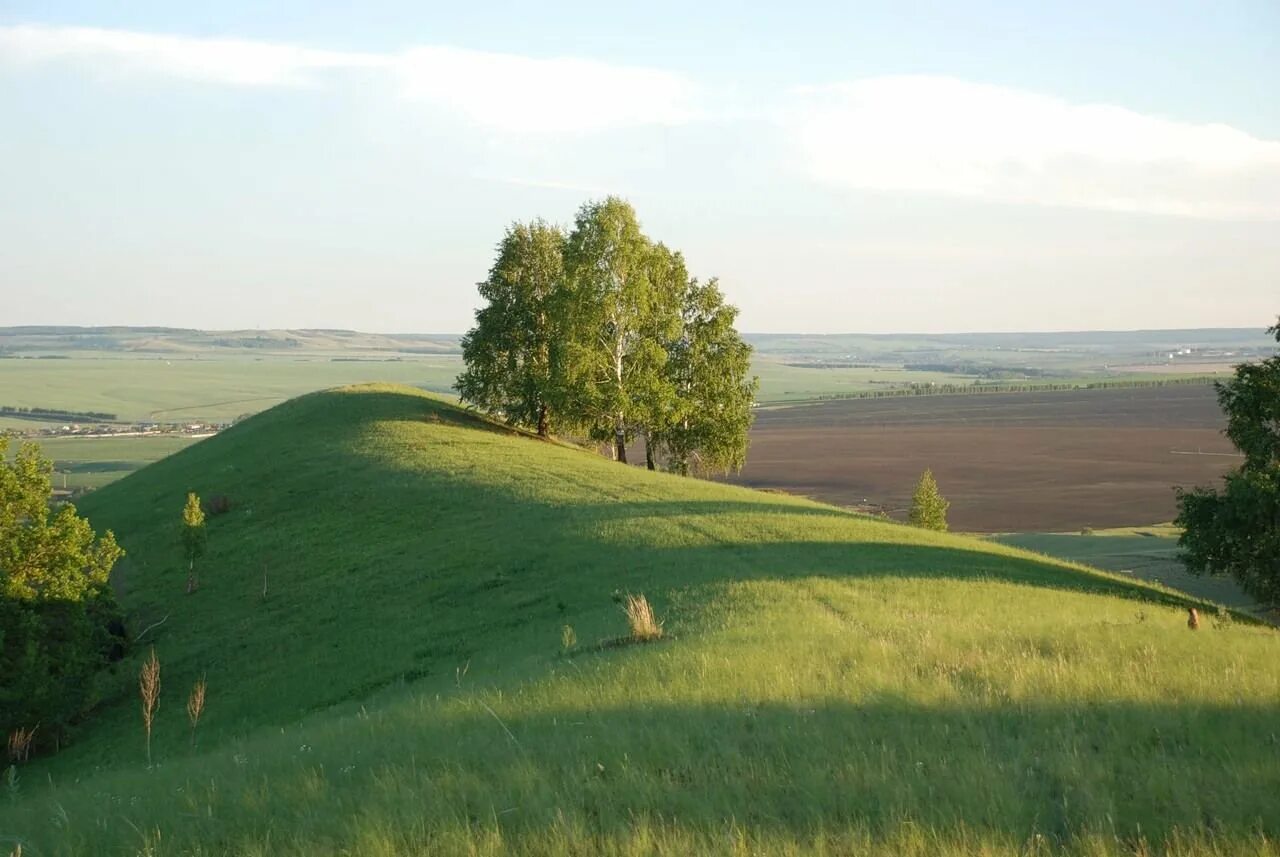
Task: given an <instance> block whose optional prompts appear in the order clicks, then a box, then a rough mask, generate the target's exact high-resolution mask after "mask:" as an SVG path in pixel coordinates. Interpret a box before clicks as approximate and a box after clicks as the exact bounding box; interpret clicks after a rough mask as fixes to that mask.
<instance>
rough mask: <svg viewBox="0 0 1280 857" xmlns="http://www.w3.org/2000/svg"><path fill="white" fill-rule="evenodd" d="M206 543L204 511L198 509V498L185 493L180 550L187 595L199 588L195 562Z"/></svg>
mask: <svg viewBox="0 0 1280 857" xmlns="http://www.w3.org/2000/svg"><path fill="white" fill-rule="evenodd" d="M207 543H208V532H207V531H206V529H205V525H204V509H202V508H201V507H200V497H199V496H198V495H197V494H196V493H195V492H194V491H190V492H188V493H187V504H186V506H184V507H183V508H182V549H183V551H184V552H185V553H186V555H187V592H188V593H191V592H195V591H196V590H197V589H199V588H200V581H199V580H198V579H197V578H196V560H198V559H199V558H200V557H202V556H204V549H205V546H206V544H207Z"/></svg>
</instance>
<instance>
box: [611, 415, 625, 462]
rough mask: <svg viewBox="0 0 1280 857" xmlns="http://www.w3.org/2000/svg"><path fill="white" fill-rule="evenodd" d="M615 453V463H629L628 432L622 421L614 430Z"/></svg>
mask: <svg viewBox="0 0 1280 857" xmlns="http://www.w3.org/2000/svg"><path fill="white" fill-rule="evenodd" d="M613 451H614V460H615V461H620V462H622V463H623V464H626V463H627V430H626V429H625V428H623V427H622V421H621V420H619V421H618V425H617V426H616V427H615V428H614V430H613Z"/></svg>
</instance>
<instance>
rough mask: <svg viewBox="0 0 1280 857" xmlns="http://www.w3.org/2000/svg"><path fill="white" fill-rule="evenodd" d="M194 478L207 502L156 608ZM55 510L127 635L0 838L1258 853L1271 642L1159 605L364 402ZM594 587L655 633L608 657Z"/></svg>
mask: <svg viewBox="0 0 1280 857" xmlns="http://www.w3.org/2000/svg"><path fill="white" fill-rule="evenodd" d="M192 488H194V489H196V490H198V491H200V492H202V493H204V494H206V495H207V494H212V493H222V494H226V495H227V496H229V497H230V498H232V499H233V501H234V505H233V508H232V509H231V510H230V511H229V512H227V513H226V514H222V515H219V516H217V517H214V518H212V519H211V520H210V553H209V554H208V556H207V557H206V558H204V560H202V573H201V577H202V581H203V586H202V588H201V589H200V591H199V592H197V593H196V594H194V595H191V596H187V595H185V594H183V580H184V577H185V568H184V564H183V562H182V558H181V554H180V551H179V548H178V545H177V543H176V542H177V540H176V537H175V534H174V528H175V524H176V521H177V516H178V513H179V511H180V510H181V506H182V498H183V496H184V493H185V491H187V490H188V489H192ZM81 508H82V510H83V511H84V512H85V513H86V514H87V515H88V516H89V517H90V518H91V520H92V521H93V522H94V524H95V525H97V526H99V527H108V526H109V527H111V528H112V529H114V530H115V532H116V534H117V536H118V537H119V539H120V541H121V543H122V545H124V547H125V548H126V549H127V550H128V551H129V555H128V557H127V558H126V560H125V561H124V562H123V563H122V564H121V565H120V566H119V567H118V569H117V573H116V575H115V579H114V582H115V584H116V586H117V589H118V591H119V593H120V597H121V600H122V603H123V605H124V606H125V608H126V609H127V611H128V613H129V617H130V624H131V627H133V628H134V629H135V631H136V630H138V629H141V628H145V627H147V626H149V625H153V624H154V623H155V622H157V621H160V620H161V619H163V623H162V624H161V625H159V626H157V627H156V628H155V630H154V631H151V632H149V633H148V635H147V638H146V641H145V642H146V644H147V645H145V646H139V647H138V649H139V651H138V652H137V653H136V654H135V656H134V657H133V658H132V659H131V660H128V661H125V662H122V663H121V664H120V665H118V666H117V667H116V668H115V670H114V671H113V672H112V673H111V674H110V675H108V676H106V677H105V681H104V686H103V691H104V694H105V697H106V702H105V707H104V708H103V710H102V712H101V714H100V716H99V717H98V718H96V719H95V720H94V721H93V722H91V723H89V724H86V725H85V726H84V728H83V729H82V730H81V733H80V734H79V735H78V736H77V738H76V740H75V742H74V743H73V744H71V745H70V746H68V747H66V748H64V749H63V751H62V752H61V753H60V754H58V755H56V756H53V757H50V758H48V759H44V760H40V761H38V762H35V763H33V764H31V765H29V766H24V767H21V768H19V769H17V770H16V773H15V774H14V775H13V776H12V777H11V778H10V779H9V781H8V786H7V787H6V790H7V792H8V795H7V797H5V798H4V799H3V800H0V840H2V839H4V838H5V837H7V838H8V841H11V842H16V841H21V842H22V843H24V849H26V850H24V854H29V853H34V854H40V855H44V854H104V853H119V854H133V853H137V854H202V855H212V854H263V855H265V854H272V855H275V854H315V853H353V854H362V855H364V854H374V855H377V854H407V853H433V854H435V853H439V854H500V853H517V854H582V855H586V854H651V853H670V854H690V853H707V854H724V853H731V854H823V853H826V854H846V853H850V852H856V853H867V854H920V855H924V854H957V855H959V854H966V855H967V854H975V853H981V854H992V855H997V854H1009V855H1013V854H1019V855H1022V854H1048V853H1069V854H1082V855H1085V854H1087V855H1104V854H1139V853H1141V854H1148V853H1156V852H1165V853H1173V854H1188V855H1190V854H1215V855H1234V854H1240V855H1244V854H1250V855H1253V854H1268V853H1280V849H1278V848H1277V845H1276V838H1277V837H1278V836H1280V804H1277V802H1276V801H1275V800H1274V799H1273V797H1274V795H1275V794H1276V793H1277V790H1280V743H1277V742H1276V741H1275V740H1274V734H1273V733H1274V723H1275V720H1276V717H1277V715H1280V702H1278V700H1280V670H1277V669H1276V667H1275V664H1276V663H1277V659H1278V656H1280V635H1278V634H1277V633H1276V631H1275V630H1274V629H1272V628H1270V627H1266V626H1261V625H1257V624H1254V623H1252V622H1249V621H1247V619H1246V618H1244V617H1236V618H1232V617H1231V615H1230V614H1227V613H1223V614H1221V615H1219V614H1217V613H1216V612H1215V608H1214V606H1213V605H1210V604H1207V603H1205V602H1202V601H1196V600H1194V599H1189V598H1187V597H1186V596H1183V595H1180V594H1177V593H1175V592H1172V591H1170V590H1167V589H1163V588H1160V587H1154V586H1149V585H1146V584H1143V583H1141V582H1137V581H1134V580H1131V579H1126V578H1124V577H1121V576H1114V575H1109V574H1106V573H1103V572H1098V571H1094V570H1091V569H1088V568H1086V567H1084V566H1079V565H1075V564H1072V563H1068V562H1063V561H1060V560H1054V559H1051V558H1049V557H1046V556H1043V555H1037V554H1032V553H1028V552H1025V551H1022V550H1019V549H1017V548H1014V547H1009V546H1005V545H1000V544H994V543H992V542H989V541H983V540H979V539H973V538H968V537H963V536H954V535H947V534H940V533H930V532H924V531H920V530H914V529H910V528H907V527H904V526H901V525H897V524H894V523H891V522H886V521H882V520H877V519H873V518H868V517H865V516H860V515H856V514H853V513H850V512H847V511H845V510H842V509H838V508H835V507H831V506H826V505H823V504H820V503H816V502H811V501H807V500H803V499H800V498H794V497H787V496H782V495H775V494H767V493H761V492H755V491H750V490H747V489H743V488H738V487H734V486H726V485H721V484H716V483H708V482H703V481H697V480H690V479H681V478H678V477H674V476H669V475H666V474H660V473H648V472H645V471H643V470H639V469H636V468H623V467H619V466H618V465H616V464H613V463H611V462H608V461H606V460H603V459H601V458H600V457H598V456H596V455H594V454H591V453H589V452H585V451H581V450H578V449H574V448H571V447H568V446H564V445H560V444H554V443H547V442H542V441H537V440H534V439H531V438H529V437H526V436H523V435H521V434H519V433H516V432H511V431H508V430H505V429H502V428H500V427H496V426H493V425H490V424H488V423H486V422H485V421H483V420H480V419H478V418H476V417H474V416H472V415H469V414H467V413H465V412H462V411H459V410H457V409H456V408H455V407H453V406H452V405H450V404H449V403H448V402H446V401H444V400H441V399H439V398H434V397H431V396H428V395H426V394H423V393H421V392H418V391H414V390H410V389H405V388H396V387H387V386H364V387H357V388H350V389H346V390H340V391H330V392H325V393H318V394H313V395H310V396H306V397H303V398H301V399H298V400H295V401H291V402H289V403H287V404H285V405H282V406H280V407H277V408H274V409H272V410H270V411H268V412H266V413H263V414H260V415H258V416H256V417H253V418H251V419H248V420H246V421H244V422H243V423H241V424H239V425H237V426H235V427H233V428H231V429H229V430H228V431H226V432H224V433H222V434H220V435H218V436H216V437H214V438H210V439H208V440H204V441H201V442H199V443H196V444H194V445H192V446H191V447H189V448H187V449H185V450H182V451H181V452H178V453H176V454H174V455H172V456H170V457H168V458H166V459H164V460H162V461H160V462H158V463H156V464H154V465H152V466H150V467H148V468H146V469H144V470H141V471H139V472H138V473H135V474H133V475H132V476H129V477H127V478H125V479H123V480H121V481H119V482H117V483H115V484H113V485H111V486H108V487H106V488H103V489H101V490H99V491H96V492H94V493H93V494H91V495H89V496H88V497H86V498H85V499H84V502H83V503H82V506H81ZM264 582H265V595H264ZM627 593H644V594H645V595H647V596H648V597H649V599H651V600H652V602H653V604H654V605H655V608H656V610H657V613H658V616H659V618H660V619H661V620H662V621H663V622H664V628H665V636H664V637H663V639H661V640H659V641H657V642H653V643H649V644H645V645H635V644H631V645H629V644H627V641H626V624H625V619H624V617H623V614H622V611H621V606H620V602H621V601H622V599H623V596H624V595H625V594H627ZM1190 604H1196V605H1198V606H1199V607H1200V608H1201V609H1202V610H1203V611H1204V612H1205V613H1206V615H1207V617H1208V618H1207V621H1206V623H1205V627H1204V629H1202V630H1201V631H1199V632H1195V633H1193V632H1191V631H1188V630H1187V628H1186V626H1185V608H1186V606H1188V605H1190ZM566 626H568V627H570V628H572V629H573V634H572V635H571V636H572V638H573V640H576V642H573V640H570V635H568V634H566V632H565V630H564V629H565V627H566ZM566 641H569V642H573V644H572V645H566ZM152 645H153V646H154V649H155V651H156V653H157V655H158V657H159V658H160V660H161V662H162V664H163V693H162V699H161V704H160V709H159V714H158V719H157V724H156V736H155V757H156V764H155V765H154V766H151V767H148V766H147V764H146V762H145V759H144V756H143V748H142V735H141V730H140V727H139V722H138V714H137V702H136V693H137V690H136V681H137V679H136V674H137V667H138V659H139V658H140V657H141V656H142V655H143V654H144V653H145V650H146V649H147V648H149V647H150V646H152ZM200 677H206V678H207V680H208V687H209V699H208V707H207V712H206V714H205V719H204V720H203V721H202V723H201V725H200V727H199V729H198V730H197V731H196V732H195V733H194V735H193V734H192V732H191V730H190V727H189V725H188V723H187V720H186V715H185V712H184V711H183V702H184V700H185V697H186V692H187V690H188V689H189V688H190V687H191V686H192V684H193V682H194V681H195V680H196V679H198V678H200ZM1268 736H1271V737H1268Z"/></svg>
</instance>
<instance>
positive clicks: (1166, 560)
mask: <svg viewBox="0 0 1280 857" xmlns="http://www.w3.org/2000/svg"><path fill="white" fill-rule="evenodd" d="M994 540H995V541H998V542H1001V543H1002V544H1007V545H1012V546H1014V547H1019V548H1024V549H1026V550H1030V551H1036V552H1038V553H1043V554H1047V555H1049V556H1055V557H1060V558H1062V559H1066V560H1070V561H1073V562H1082V563H1086V564H1088V565H1091V566H1093V567H1095V568H1102V569H1106V570H1108V571H1114V572H1117V573H1119V574H1125V575H1132V576H1133V577H1134V578H1135V579H1138V580H1145V581H1148V582H1151V583H1158V584H1163V585H1165V586H1170V587H1173V588H1174V589H1178V590H1181V591H1183V592H1188V593H1191V594H1193V595H1196V596H1198V597H1201V598H1205V599H1208V600H1210V601H1214V602H1216V603H1218V604H1223V605H1226V606H1227V607H1231V608H1233V609H1237V610H1254V609H1256V608H1257V605H1256V604H1255V603H1254V601H1253V599H1252V598H1250V597H1249V596H1248V595H1246V594H1245V593H1243V592H1242V591H1240V588H1239V587H1238V586H1236V584H1235V583H1234V582H1233V581H1231V580H1229V579H1226V578H1220V577H1197V576H1195V575H1193V574H1190V573H1188V572H1187V570H1186V567H1185V566H1183V564H1182V561H1181V560H1179V559H1178V530H1177V529H1176V528H1175V527H1173V526H1172V525H1169V524H1158V525H1156V526H1151V527H1126V528H1122V529H1114V530H1098V531H1095V532H1090V533H1088V534H1077V533H1015V534H1010V535H1001V536H995V537H994Z"/></svg>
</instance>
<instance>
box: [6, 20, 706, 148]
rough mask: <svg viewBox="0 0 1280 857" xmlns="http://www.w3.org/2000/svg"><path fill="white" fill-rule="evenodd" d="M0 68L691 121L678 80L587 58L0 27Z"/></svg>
mask: <svg viewBox="0 0 1280 857" xmlns="http://www.w3.org/2000/svg"><path fill="white" fill-rule="evenodd" d="M0 60H8V61H10V62H17V63H47V62H60V61H61V62H77V63H81V64H85V65H87V66H89V67H90V68H91V69H107V70H111V71H115V72H119V71H129V72H133V73H146V74H154V75H164V76H169V77H175V78H181V79H186V80H197V81H204V82H208V83H218V84H227V85H235V86H316V85H319V84H321V83H322V82H323V80H324V78H325V75H326V74H332V73H335V72H342V71H349V70H358V69H366V70H368V69H373V70H376V71H378V72H379V73H381V74H382V75H383V78H384V80H385V82H386V85H387V87H388V91H390V92H392V93H395V94H398V95H400V96H402V97H404V98H407V99H410V100H415V101H421V102H425V103H429V104H433V105H438V106H440V107H443V108H446V109H449V110H452V111H454V112H456V113H457V114H459V115H461V116H463V117H465V118H466V119H468V120H469V121H471V122H474V123H476V124H478V125H481V126H484V127H488V128H492V129H495V130H498V131H505V132H520V133H531V134H538V133H573V132H591V131H600V130H604V129H608V128H616V127H627V126H634V125H654V124H676V123H680V122H684V121H687V120H689V119H690V118H692V117H693V116H694V115H695V110H694V108H693V103H694V87H693V86H692V84H691V83H690V82H689V81H688V80H686V79H685V78H684V77H682V76H681V75H679V74H676V73H674V72H669V71H663V70H659V69H651V68H641V67H633V66H623V65H615V64H612V63H606V62H599V61H596V60H588V59H575V58H549V59H544V58H533V57H525V56H519V55H514V54H499V53H488V52H483V51H472V50H465V49H461V48H455V47H444V46H420V47H413V48H410V49H407V50H405V51H400V52H394V53H364V52H352V51H330V50H318V49H315V48H310V47H302V46H298V45H291V44H282V43H275V42H263V41H252V40H244V39H222V38H197V37H192V36H180V35H166V34H156V33H141V32H132V31H126V30H107V29H96V28H89V27H47V26H38V25H22V26H12V27H0Z"/></svg>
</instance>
